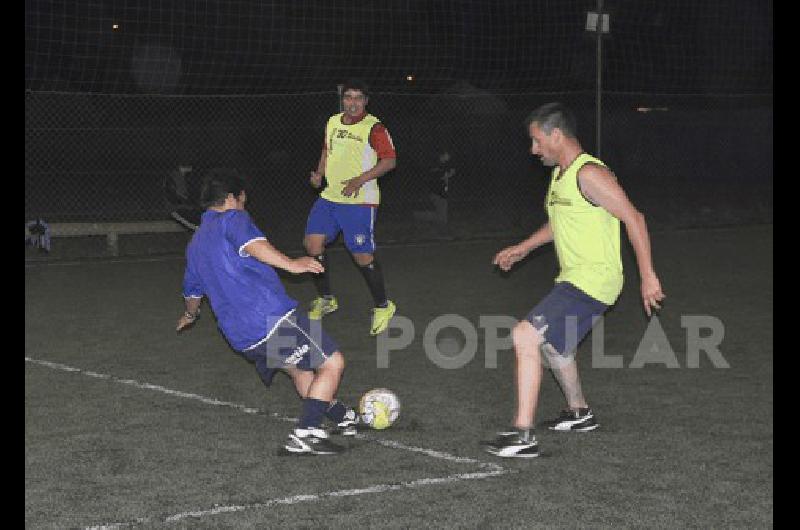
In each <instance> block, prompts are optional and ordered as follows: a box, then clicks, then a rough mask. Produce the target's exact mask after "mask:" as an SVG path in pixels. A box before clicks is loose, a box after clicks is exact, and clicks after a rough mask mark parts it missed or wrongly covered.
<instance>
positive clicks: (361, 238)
mask: <svg viewBox="0 0 800 530" xmlns="http://www.w3.org/2000/svg"><path fill="white" fill-rule="evenodd" d="M355 239H356V245H359V246H361V245H363V244H364V243H365V242H366V241H367V236H365V235H364V234H356V237H355Z"/></svg>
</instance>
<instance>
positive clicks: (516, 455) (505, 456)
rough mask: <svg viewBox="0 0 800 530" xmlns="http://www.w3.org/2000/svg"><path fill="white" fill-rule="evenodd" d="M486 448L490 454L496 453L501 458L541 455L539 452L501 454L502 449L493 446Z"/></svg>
mask: <svg viewBox="0 0 800 530" xmlns="http://www.w3.org/2000/svg"><path fill="white" fill-rule="evenodd" d="M485 450H486V452H487V453H489V454H490V455H494V456H497V457H500V458H536V457H538V456H539V453H538V452H537V453H527V454H519V453H513V454H505V455H504V454H501V453H502V450H498V449H494V448H491V447H486V448H485Z"/></svg>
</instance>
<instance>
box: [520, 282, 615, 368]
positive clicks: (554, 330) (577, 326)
mask: <svg viewBox="0 0 800 530" xmlns="http://www.w3.org/2000/svg"><path fill="white" fill-rule="evenodd" d="M606 309H608V306H607V305H606V304H604V303H602V302H600V301H598V300H595V299H594V298H592V297H591V296H589V295H588V294H586V293H584V292H583V291H581V290H580V289H578V288H577V287H575V286H574V285H572V284H571V283H569V282H558V283H557V284H556V286H555V287H554V288H553V290H552V291H550V293H549V294H548V295H547V296H545V297H544V298H543V299H542V301H541V302H539V304H538V305H537V306H536V307H534V308H533V309H531V312H530V313H528V315H527V316H526V317H525V319H526V320H527V321H528V322H530V323H531V324H533V327H535V328H536V329H537V330H538V331H539V333H540V334H542V335H543V336H544V340H545V344H549V345H550V346H552V347H553V349H555V351H557V352H558V353H559V354H561V355H571V354H573V353H575V350H576V349H577V348H578V344H580V342H581V341H582V340H583V339H584V338H585V337H586V335H588V334H589V331H591V329H592V326H593V325H594V323H595V319H597V318H599V317H601V316H602V315H603V313H605V311H606Z"/></svg>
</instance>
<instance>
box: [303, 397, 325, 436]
mask: <svg viewBox="0 0 800 530" xmlns="http://www.w3.org/2000/svg"><path fill="white" fill-rule="evenodd" d="M328 406H329V403H328V402H327V401H322V400H319V399H314V398H305V399H304V400H303V415H302V416H301V417H300V422H299V423H298V424H297V427H298V428H300V429H308V428H309V427H319V426H320V424H321V423H322V416H323V415H324V414H325V411H327V410H328Z"/></svg>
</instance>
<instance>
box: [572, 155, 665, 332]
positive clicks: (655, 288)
mask: <svg viewBox="0 0 800 530" xmlns="http://www.w3.org/2000/svg"><path fill="white" fill-rule="evenodd" d="M578 184H579V186H580V187H581V191H583V194H584V195H586V197H587V198H588V199H589V200H590V201H592V202H593V203H594V204H596V205H598V206H600V207H602V208H604V209H605V210H606V211H608V212H609V213H610V214H611V215H613V216H614V217H616V218H617V219H619V220H620V221H622V222H623V223H625V230H626V231H627V232H628V239H630V242H631V246H632V247H633V251H634V253H635V254H636V263H637V265H638V267H639V277H640V278H641V282H642V284H641V292H642V303H643V304H644V310H645V313H647V316H650V314H651V308H654V309H659V308H660V307H661V306H660V305H659V302H660V301H661V300H663V299H664V297H665V295H664V293H663V292H662V290H661V282H660V281H659V279H658V276H656V272H655V269H654V268H653V258H652V255H651V253H650V236H649V235H648V232H647V223H646V222H645V219H644V215H643V214H642V213H641V212H640V211H639V210H637V209H636V207H634V205H633V204H632V203H631V201H630V200H629V199H628V196H627V195H626V194H625V191H624V190H623V189H622V187H621V186H620V185H619V183H618V182H617V179H616V178H615V177H614V175H613V174H612V173H611V172H610V171H609V170H608V169H606V168H604V167H601V166H598V165H596V164H589V165H586V166H584V167H583V168H582V169H581V171H580V173H579V174H578Z"/></svg>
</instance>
